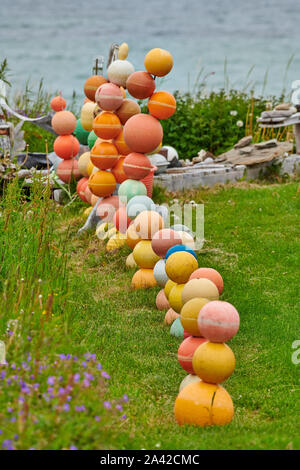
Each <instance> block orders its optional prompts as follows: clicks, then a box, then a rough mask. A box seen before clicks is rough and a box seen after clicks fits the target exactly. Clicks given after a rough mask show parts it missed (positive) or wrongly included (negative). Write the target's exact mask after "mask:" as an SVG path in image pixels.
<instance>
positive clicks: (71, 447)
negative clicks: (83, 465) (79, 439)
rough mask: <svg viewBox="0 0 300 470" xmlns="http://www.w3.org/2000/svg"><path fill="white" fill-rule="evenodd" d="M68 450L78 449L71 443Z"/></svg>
mask: <svg viewBox="0 0 300 470" xmlns="http://www.w3.org/2000/svg"><path fill="white" fill-rule="evenodd" d="M70 450H78V449H77V447H75V446H73V445H71V446H70Z"/></svg>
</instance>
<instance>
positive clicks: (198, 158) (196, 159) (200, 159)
mask: <svg viewBox="0 0 300 470" xmlns="http://www.w3.org/2000/svg"><path fill="white" fill-rule="evenodd" d="M192 162H193V163H194V164H195V163H200V162H202V158H200V157H194V158H193V160H192Z"/></svg>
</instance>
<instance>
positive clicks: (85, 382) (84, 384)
mask: <svg viewBox="0 0 300 470" xmlns="http://www.w3.org/2000/svg"><path fill="white" fill-rule="evenodd" d="M83 386H84V387H85V388H88V387H89V386H90V382H89V381H88V380H87V379H84V381H83Z"/></svg>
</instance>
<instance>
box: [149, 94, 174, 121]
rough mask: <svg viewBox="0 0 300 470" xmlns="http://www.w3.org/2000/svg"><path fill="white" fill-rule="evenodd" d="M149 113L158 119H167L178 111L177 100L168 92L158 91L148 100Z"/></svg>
mask: <svg viewBox="0 0 300 470" xmlns="http://www.w3.org/2000/svg"><path fill="white" fill-rule="evenodd" d="M147 106H148V109H149V113H150V114H151V115H152V116H154V117H155V118H157V119H167V118H169V117H171V116H172V115H173V114H174V113H175V111H176V100H175V98H174V96H173V95H172V94H171V93H169V92H168V91H157V92H156V93H153V95H152V96H151V98H149V100H148V105H147Z"/></svg>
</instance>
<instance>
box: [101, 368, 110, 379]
mask: <svg viewBox="0 0 300 470" xmlns="http://www.w3.org/2000/svg"><path fill="white" fill-rule="evenodd" d="M101 375H102V377H104V378H105V379H110V375H108V373H107V372H105V370H104V371H103V372H101Z"/></svg>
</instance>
